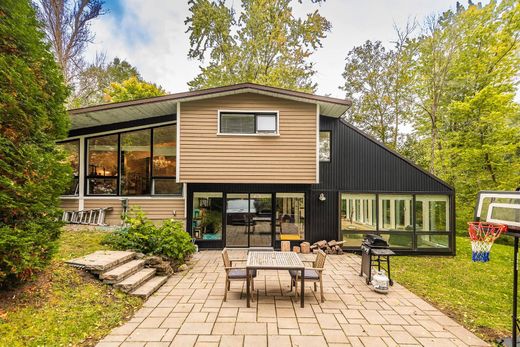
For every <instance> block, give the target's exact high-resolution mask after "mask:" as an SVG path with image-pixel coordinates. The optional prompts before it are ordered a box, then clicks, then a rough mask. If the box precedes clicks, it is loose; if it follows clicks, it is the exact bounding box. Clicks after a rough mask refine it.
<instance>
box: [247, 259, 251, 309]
mask: <svg viewBox="0 0 520 347" xmlns="http://www.w3.org/2000/svg"><path fill="white" fill-rule="evenodd" d="M250 286H251V279H250V276H249V268H247V267H246V287H247V288H246V293H247V294H246V296H247V307H251V291H250V289H249V287H250Z"/></svg>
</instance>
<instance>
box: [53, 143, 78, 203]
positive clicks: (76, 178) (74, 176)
mask: <svg viewBox="0 0 520 347" xmlns="http://www.w3.org/2000/svg"><path fill="white" fill-rule="evenodd" d="M69 142H77V143H78V174H77V175H74V174H73V175H72V178H73V180H74V181H77V185H76V190H77V193H74V194H62V195H61V196H67V197H68V196H79V184H80V183H79V176H80V174H81V165H80V161H81V156H80V152H81V139H72V140H65V141H59V142H56V144H57V145H63V144H66V143H69Z"/></svg>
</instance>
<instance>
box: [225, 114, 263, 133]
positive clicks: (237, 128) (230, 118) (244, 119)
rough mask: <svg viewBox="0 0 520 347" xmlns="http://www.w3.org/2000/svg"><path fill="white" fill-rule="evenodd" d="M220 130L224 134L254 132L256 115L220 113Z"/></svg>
mask: <svg viewBox="0 0 520 347" xmlns="http://www.w3.org/2000/svg"><path fill="white" fill-rule="evenodd" d="M220 132H221V133H224V134H254V133H255V115H254V114H238V113H222V114H221V115H220Z"/></svg>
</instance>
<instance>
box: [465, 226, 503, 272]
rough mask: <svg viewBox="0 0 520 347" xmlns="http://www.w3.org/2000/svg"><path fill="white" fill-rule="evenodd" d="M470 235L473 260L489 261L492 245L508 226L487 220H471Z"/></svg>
mask: <svg viewBox="0 0 520 347" xmlns="http://www.w3.org/2000/svg"><path fill="white" fill-rule="evenodd" d="M468 225H469V228H468V232H469V237H470V238H471V250H472V253H473V254H472V256H471V260H473V261H475V262H477V261H479V262H483V263H485V262H487V261H489V252H490V251H491V246H493V243H494V242H495V240H496V239H498V238H499V237H500V235H501V234H502V233H505V232H506V231H507V226H506V225H502V224H492V223H486V222H469V223H468Z"/></svg>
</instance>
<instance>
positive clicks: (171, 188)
mask: <svg viewBox="0 0 520 347" xmlns="http://www.w3.org/2000/svg"><path fill="white" fill-rule="evenodd" d="M153 193H154V194H155V195H181V194H182V183H177V182H175V179H157V178H156V179H154V180H153Z"/></svg>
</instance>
